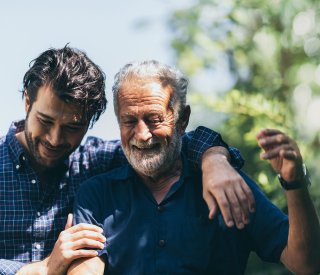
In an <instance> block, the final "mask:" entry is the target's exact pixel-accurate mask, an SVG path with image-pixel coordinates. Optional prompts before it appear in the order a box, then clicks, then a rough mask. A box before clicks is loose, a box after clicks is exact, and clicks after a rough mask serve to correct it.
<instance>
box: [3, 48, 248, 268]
mask: <svg viewBox="0 0 320 275" xmlns="http://www.w3.org/2000/svg"><path fill="white" fill-rule="evenodd" d="M23 82H24V89H23V94H24V97H25V111H26V119H25V120H22V121H18V122H15V123H13V124H12V126H11V127H10V129H9V132H8V134H7V135H6V136H5V137H2V138H1V140H0V167H1V170H0V190H1V191H0V206H1V207H0V270H1V272H2V273H5V274H11V273H15V272H16V271H17V270H18V269H20V268H21V267H22V266H23V267H22V268H21V269H20V270H19V272H20V274H37V273H38V272H39V273H41V274H52V273H54V274H64V273H65V272H66V269H67V268H68V266H69V264H70V263H71V262H72V260H74V259H77V258H80V257H92V256H95V255H96V252H95V251H94V250H93V249H97V248H100V247H101V243H103V242H104V240H105V238H104V236H102V234H101V229H100V228H98V227H96V226H92V225H85V224H81V225H76V226H72V217H69V219H68V221H67V216H68V213H70V212H71V211H72V205H73V199H74V195H75V193H76V191H77V189H78V187H79V186H80V184H81V182H82V181H84V180H85V179H87V178H89V177H91V176H93V175H96V174H99V173H101V172H105V171H108V170H110V169H111V168H114V167H117V166H119V165H121V164H124V163H126V159H125V157H124V155H123V152H122V150H121V147H120V142H119V141H116V142H108V141H102V140H101V139H98V138H89V139H88V140H87V141H86V142H85V143H84V144H83V145H80V142H81V140H82V138H83V137H84V135H85V133H86V131H87V129H88V127H90V126H92V125H93V124H94V123H95V122H96V121H97V120H98V118H99V116H100V115H101V114H102V113H103V111H104V110H105V108H106V98H105V91H104V89H105V77H104V74H103V72H102V71H101V70H100V69H99V67H98V66H97V65H95V64H94V63H93V62H92V61H91V60H90V59H89V58H88V57H87V56H86V55H85V54H84V53H83V52H81V51H79V50H76V49H72V48H70V47H64V48H63V49H50V50H48V51H45V52H44V53H42V54H41V55H40V56H39V57H38V58H36V59H35V60H34V62H33V63H32V66H31V68H30V69H29V70H28V72H27V73H26V74H25V76H24V81H23ZM191 136H192V137H191ZM191 136H185V137H184V141H185V144H184V146H185V150H184V152H185V153H186V154H188V155H189V158H190V159H191V161H193V162H195V164H196V165H198V166H199V167H200V165H201V158H202V153H203V152H204V151H205V150H206V149H208V148H209V147H210V146H213V145H220V146H221V145H222V146H225V147H227V146H226V145H224V143H223V141H222V140H221V138H220V136H219V135H218V134H216V133H214V132H212V131H209V130H207V129H204V128H199V129H197V130H196V131H195V132H194V133H193V134H191ZM219 148H220V149H218V150H217V152H214V148H210V149H209V150H208V151H207V152H206V153H205V154H204V156H203V163H202V167H203V173H204V177H205V179H207V180H206V183H207V184H208V186H209V187H210V188H211V190H209V191H208V192H211V193H212V196H213V197H210V196H209V195H208V194H209V193H207V195H206V197H207V200H208V202H209V206H210V207H211V212H212V213H211V215H213V212H214V211H215V208H214V207H216V202H215V201H212V200H216V201H217V203H218V204H221V211H222V212H223V213H224V214H225V217H226V220H229V222H230V223H231V224H230V225H232V218H234V220H235V222H236V225H237V226H240V227H241V226H243V223H246V222H247V219H248V218H242V217H248V213H249V211H248V208H249V206H248V204H253V199H252V198H251V196H250V193H247V192H248V191H247V190H246V189H245V188H246V184H245V183H244V182H242V181H241V180H240V179H239V177H238V176H237V174H236V173H235V170H234V169H233V168H232V167H231V166H230V165H229V164H228V162H227V161H226V158H225V156H224V155H223V154H224V151H223V149H224V148H223V147H219ZM220 150H222V152H221V153H219V152H220ZM226 152H227V151H226ZM231 156H232V157H233V158H232V161H234V163H236V164H237V163H238V166H239V165H240V166H241V159H240V158H239V155H237V152H236V151H234V150H233V151H231ZM237 160H240V161H237ZM212 165H214V167H213V166H212ZM216 169H218V170H219V171H221V172H220V173H219V175H218V176H216V173H214V174H213V173H212V172H214V170H216ZM223 171H224V172H223ZM225 174H227V177H228V176H231V178H233V179H234V181H232V182H231V183H229V184H228V182H227V181H226V180H225V179H226V178H225V177H226V175H225ZM220 194H226V195H225V196H224V197H223V196H221V195H220ZM237 194H238V195H237ZM230 196H233V197H230ZM238 197H239V198H240V199H236V200H235V199H233V198H238ZM221 198H222V199H221ZM210 199H211V201H210ZM226 202H227V207H223V205H225V204H226ZM229 204H230V205H231V206H233V205H235V207H233V208H229ZM233 209H234V210H233ZM82 248H90V249H82ZM29 263H30V264H29ZM25 264H27V265H25ZM24 265H25V266H24Z"/></svg>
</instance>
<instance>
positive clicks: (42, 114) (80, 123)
mask: <svg viewBox="0 0 320 275" xmlns="http://www.w3.org/2000/svg"><path fill="white" fill-rule="evenodd" d="M37 113H38V115H40V116H41V117H43V118H45V119H48V120H50V121H53V120H54V119H53V118H52V117H50V116H48V115H46V114H44V113H41V112H39V111H37ZM67 125H72V126H84V125H86V123H85V122H83V121H79V122H69V123H67Z"/></svg>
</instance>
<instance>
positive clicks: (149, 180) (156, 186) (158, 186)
mask: <svg viewBox="0 0 320 275" xmlns="http://www.w3.org/2000/svg"><path fill="white" fill-rule="evenodd" d="M181 172H182V160H181V158H178V159H177V160H176V161H175V163H174V164H173V165H171V167H170V169H169V170H166V171H164V172H162V173H160V174H157V175H155V176H145V175H142V174H140V173H138V174H139V176H140V178H141V179H142V181H143V183H144V184H145V185H146V186H147V187H148V189H149V190H150V192H151V193H152V195H153V197H154V198H155V200H156V201H157V203H158V204H159V203H160V202H161V201H162V200H163V199H164V197H165V196H166V194H167V193H168V192H169V190H170V188H171V186H172V185H173V184H174V183H175V182H177V181H178V180H179V178H180V175H181Z"/></svg>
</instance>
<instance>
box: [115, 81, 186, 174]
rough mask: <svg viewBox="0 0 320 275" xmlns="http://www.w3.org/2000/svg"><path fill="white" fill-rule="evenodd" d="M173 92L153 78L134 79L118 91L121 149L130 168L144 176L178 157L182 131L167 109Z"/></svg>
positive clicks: (162, 168)
mask: <svg viewBox="0 0 320 275" xmlns="http://www.w3.org/2000/svg"><path fill="white" fill-rule="evenodd" d="M172 92H173V91H172V88H171V87H170V86H167V87H162V86H161V84H160V83H159V82H157V81H156V80H152V79H133V80H130V81H129V82H126V83H124V84H122V86H121V88H120V90H119V94H118V115H119V125H120V132H121V141H122V147H123V149H124V152H125V155H126V157H127V159H128V161H129V163H130V164H131V165H132V166H133V168H134V169H135V170H136V171H137V172H139V173H141V174H143V175H146V176H156V175H158V174H159V173H161V172H163V171H164V170H166V169H167V168H168V167H170V165H172V164H173V163H174V161H175V160H176V158H177V157H179V154H180V150H181V134H182V131H181V128H180V127H177V125H176V124H175V119H174V113H173V111H172V110H171V109H170V108H169V102H170V97H171V95H172Z"/></svg>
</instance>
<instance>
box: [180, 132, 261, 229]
mask: <svg viewBox="0 0 320 275" xmlns="http://www.w3.org/2000/svg"><path fill="white" fill-rule="evenodd" d="M183 140H184V144H183V146H184V147H187V149H185V151H187V155H188V160H189V163H191V165H193V167H194V168H196V169H197V168H198V169H199V167H200V168H201V170H202V182H203V198H204V200H205V201H206V203H207V205H208V208H209V210H210V212H209V218H210V219H212V218H213V217H214V216H215V214H216V213H217V211H218V207H219V208H220V211H221V214H222V216H223V218H224V221H225V223H226V225H227V226H229V227H231V226H233V225H234V224H235V225H236V226H237V227H238V228H239V229H242V228H243V227H244V225H245V224H248V223H249V216H250V213H252V212H254V210H255V201H254V197H253V195H252V192H251V190H250V188H249V187H248V186H247V184H246V183H245V181H244V180H243V178H242V177H241V176H240V175H239V173H238V172H237V171H236V169H240V168H241V167H242V166H243V164H244V160H243V158H242V157H241V155H240V152H239V151H238V150H237V149H235V148H232V147H229V146H228V145H227V144H226V143H225V142H224V141H223V139H222V137H221V135H220V134H219V133H217V132H215V131H213V130H210V129H208V128H206V127H202V126H200V127H197V128H196V130H195V131H193V132H189V133H187V134H186V135H185V136H184V139H183ZM230 164H231V165H232V166H231V165H230Z"/></svg>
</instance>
